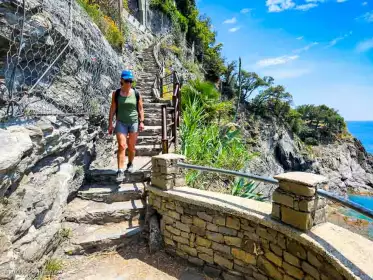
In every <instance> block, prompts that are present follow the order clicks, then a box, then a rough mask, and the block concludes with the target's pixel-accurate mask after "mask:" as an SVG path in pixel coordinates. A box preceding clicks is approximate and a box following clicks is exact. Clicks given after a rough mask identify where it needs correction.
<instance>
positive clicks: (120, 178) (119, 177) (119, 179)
mask: <svg viewBox="0 0 373 280" xmlns="http://www.w3.org/2000/svg"><path fill="white" fill-rule="evenodd" d="M123 180H124V171H123V170H118V172H117V182H120V183H121V182H123Z"/></svg>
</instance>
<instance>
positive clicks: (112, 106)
mask: <svg viewBox="0 0 373 280" xmlns="http://www.w3.org/2000/svg"><path fill="white" fill-rule="evenodd" d="M116 108H117V106H116V104H115V91H114V92H113V94H112V96H111V105H110V113H109V134H112V133H113V116H114V114H115V111H116Z"/></svg>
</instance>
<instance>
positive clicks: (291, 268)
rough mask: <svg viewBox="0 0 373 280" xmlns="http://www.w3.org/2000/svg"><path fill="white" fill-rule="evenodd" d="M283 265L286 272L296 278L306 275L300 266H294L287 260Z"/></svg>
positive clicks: (300, 279)
mask: <svg viewBox="0 0 373 280" xmlns="http://www.w3.org/2000/svg"><path fill="white" fill-rule="evenodd" d="M282 267H283V268H284V270H285V272H286V274H288V275H290V276H292V277H294V278H295V279H298V280H302V279H303V277H304V273H303V271H302V270H300V269H299V268H297V267H295V266H292V265H290V264H288V263H287V262H284V263H283V264H282Z"/></svg>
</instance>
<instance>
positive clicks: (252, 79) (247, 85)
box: [241, 70, 270, 101]
mask: <svg viewBox="0 0 373 280" xmlns="http://www.w3.org/2000/svg"><path fill="white" fill-rule="evenodd" d="M241 81H242V98H241V100H243V101H247V100H249V98H250V96H251V94H252V93H253V92H254V91H255V90H257V89H259V88H261V87H266V86H269V85H270V84H269V83H268V82H267V81H265V80H264V79H262V78H260V77H259V75H258V74H257V73H255V72H247V71H245V70H242V73H241Z"/></svg>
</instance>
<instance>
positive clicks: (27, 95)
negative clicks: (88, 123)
mask: <svg viewBox="0 0 373 280" xmlns="http://www.w3.org/2000/svg"><path fill="white" fill-rule="evenodd" d="M0 8H3V10H5V11H6V13H4V15H5V16H4V20H2V21H1V23H0V37H3V38H6V41H7V43H8V50H7V54H6V60H5V63H4V69H3V73H0V75H1V76H0V78H1V80H0V118H4V117H6V116H8V117H9V116H11V117H19V116H25V115H38V114H48V115H49V114H100V113H104V112H105V110H107V106H105V105H107V104H108V102H109V100H108V94H107V93H108V91H109V92H110V90H112V89H115V88H116V87H117V84H118V76H119V73H120V71H121V69H122V68H123V63H121V60H120V59H118V55H117V54H116V53H115V52H114V51H113V50H112V48H111V47H110V46H109V45H108V42H107V41H106V40H105V39H104V38H103V35H102V34H101V33H100V31H99V29H98V28H97V27H96V26H95V25H93V24H91V21H90V19H89V18H88V16H87V14H86V13H85V11H84V10H83V9H82V8H81V7H80V6H79V5H78V4H77V3H76V2H75V1H74V0H59V1H54V0H5V1H2V2H1V3H0Z"/></svg>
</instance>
